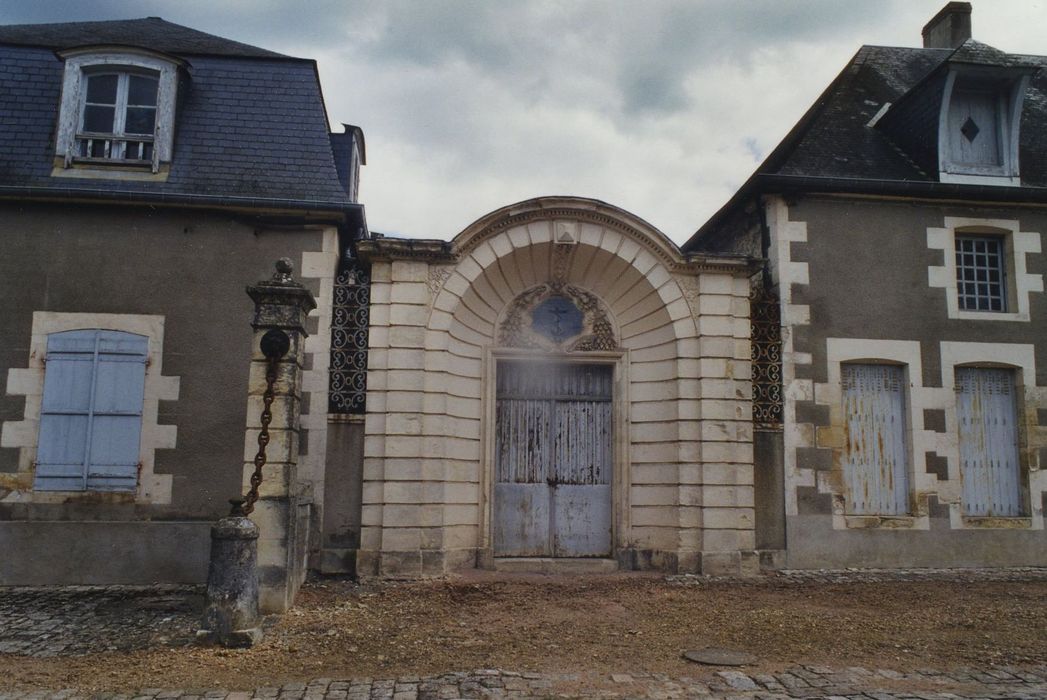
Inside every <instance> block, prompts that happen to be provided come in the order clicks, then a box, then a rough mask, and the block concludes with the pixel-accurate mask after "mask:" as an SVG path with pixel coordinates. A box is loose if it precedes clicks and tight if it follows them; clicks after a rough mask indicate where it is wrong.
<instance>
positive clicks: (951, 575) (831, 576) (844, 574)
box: [666, 566, 1047, 586]
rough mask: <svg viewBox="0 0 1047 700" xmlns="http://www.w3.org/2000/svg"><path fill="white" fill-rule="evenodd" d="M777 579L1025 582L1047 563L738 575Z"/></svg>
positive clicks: (692, 579)
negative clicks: (984, 567) (757, 575)
mask: <svg viewBox="0 0 1047 700" xmlns="http://www.w3.org/2000/svg"><path fill="white" fill-rule="evenodd" d="M735 579H736V577H731V576H699V575H695V574H680V575H677V576H667V577H666V580H667V581H669V582H670V583H675V584H679V585H682V586H701V585H703V584H706V583H715V582H719V581H729V580H735ZM768 579H770V580H774V581H779V582H785V583H793V584H804V583H885V582H890V581H953V582H960V583H965V582H971V583H974V582H983V581H985V582H988V581H1001V582H1024V581H1047V567H1042V566H1041V567H1032V566H1022V567H1011V568H1006V569H790V570H783V571H776V572H774V573H773V574H770V575H768V576H767V577H759V578H749V579H737V580H739V581H742V582H744V581H766V580H768Z"/></svg>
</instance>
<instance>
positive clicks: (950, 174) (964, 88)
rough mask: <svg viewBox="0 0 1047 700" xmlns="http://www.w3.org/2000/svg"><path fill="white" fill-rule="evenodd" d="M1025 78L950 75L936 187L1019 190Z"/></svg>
mask: <svg viewBox="0 0 1047 700" xmlns="http://www.w3.org/2000/svg"><path fill="white" fill-rule="evenodd" d="M1028 82H1029V78H1028V76H1027V75H1019V76H1017V77H1016V76H1014V75H1013V74H1009V73H1007V74H1004V73H994V72H993V71H992V70H991V69H990V70H978V69H976V68H967V69H965V70H957V69H954V70H952V71H950V73H949V75H948V77H947V78H946V81H945V89H944V96H943V99H942V108H941V115H940V118H939V122H938V167H939V173H940V174H939V178H940V179H941V181H942V182H955V183H969V184H983V185H1020V184H1021V177H1020V174H1019V168H1018V139H1019V127H1020V126H1021V115H1022V104H1023V102H1024V98H1025V90H1026V87H1027V86H1028Z"/></svg>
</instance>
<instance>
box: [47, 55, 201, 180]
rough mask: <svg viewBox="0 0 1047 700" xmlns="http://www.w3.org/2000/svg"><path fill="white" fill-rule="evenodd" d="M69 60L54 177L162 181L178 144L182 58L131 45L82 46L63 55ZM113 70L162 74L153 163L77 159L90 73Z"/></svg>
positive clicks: (56, 147)
mask: <svg viewBox="0 0 1047 700" xmlns="http://www.w3.org/2000/svg"><path fill="white" fill-rule="evenodd" d="M59 55H60V56H61V58H62V59H63V60H64V61H65V74H64V76H63V78H62V98H61V104H60V105H59V118H58V132H57V134H56V138H55V164H54V169H53V170H52V172H51V175H52V176H53V177H78V178H83V177H88V178H114V179H142V180H149V181H164V180H166V179H167V168H166V167H163V164H167V163H170V161H171V152H172V146H173V142H174V119H175V103H176V97H177V91H178V68H179V65H181V63H182V62H181V61H179V60H178V59H176V58H173V57H169V56H165V55H164V54H160V53H157V52H154V51H148V50H145V49H135V48H130V47H83V48H76V49H71V50H68V51H63V52H61V53H60V54H59ZM97 70H110V71H113V72H125V73H134V72H141V73H149V74H153V75H156V76H157V77H158V79H159V80H158V85H157V99H156V105H157V106H156V127H155V130H154V142H153V157H152V165H151V167H143V166H141V165H139V164H138V163H135V162H121V161H118V160H114V161H113V162H112V163H99V162H97V161H95V160H92V161H91V162H78V161H80V159H78V158H77V156H76V140H77V134H78V133H79V131H80V124H81V120H82V115H83V106H84V99H85V95H86V89H87V88H86V86H87V81H86V80H85V79H84V78H85V76H86V75H88V74H89V73H91V72H92V71H97Z"/></svg>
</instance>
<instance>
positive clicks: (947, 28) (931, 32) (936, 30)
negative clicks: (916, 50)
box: [923, 2, 971, 49]
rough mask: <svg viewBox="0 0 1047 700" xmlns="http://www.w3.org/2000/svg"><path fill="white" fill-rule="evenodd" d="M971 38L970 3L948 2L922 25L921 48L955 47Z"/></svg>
mask: <svg viewBox="0 0 1047 700" xmlns="http://www.w3.org/2000/svg"><path fill="white" fill-rule="evenodd" d="M970 38H971V3H969V2H950V3H949V4H947V5H946V6H945V7H943V8H942V9H941V10H939V11H938V14H936V15H935V16H934V17H932V18H931V21H930V22H928V23H927V24H926V25H924V27H923V48H925V49H955V48H956V47H957V46H959V45H960V44H962V43H963V42H965V41H967V40H968V39H970Z"/></svg>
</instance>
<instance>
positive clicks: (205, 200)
mask: <svg viewBox="0 0 1047 700" xmlns="http://www.w3.org/2000/svg"><path fill="white" fill-rule="evenodd" d="M0 199H23V200H25V199H29V200H70V199H72V200H81V201H83V200H87V201H101V202H115V203H132V204H143V205H156V206H169V207H209V208H221V209H230V208H231V209H245V210H257V209H263V210H268V211H288V210H291V211H304V212H324V213H331V214H341V215H342V216H343V217H345V218H361V219H362V217H363V211H364V207H363V205H362V204H358V203H353V202H333V201H330V200H320V199H279V198H271V197H237V196H230V195H213V194H182V193H164V192H140V191H135V190H99V189H93V188H87V187H38V186H32V185H0Z"/></svg>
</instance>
